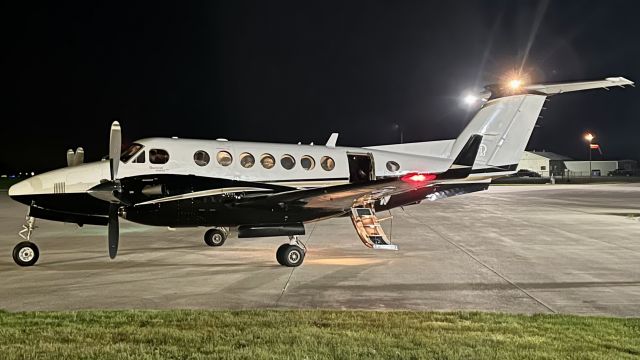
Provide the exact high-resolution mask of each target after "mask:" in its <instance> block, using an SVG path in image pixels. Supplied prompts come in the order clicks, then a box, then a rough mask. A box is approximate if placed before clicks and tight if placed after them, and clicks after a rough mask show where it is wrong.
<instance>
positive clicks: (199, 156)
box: [193, 150, 211, 166]
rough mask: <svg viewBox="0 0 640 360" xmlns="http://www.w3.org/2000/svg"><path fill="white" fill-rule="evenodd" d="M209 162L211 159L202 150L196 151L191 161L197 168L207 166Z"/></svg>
mask: <svg viewBox="0 0 640 360" xmlns="http://www.w3.org/2000/svg"><path fill="white" fill-rule="evenodd" d="M210 160H211V157H209V154H208V153H207V152H206V151H204V150H198V151H196V152H195V154H193V161H195V163H196V164H197V165H198V166H205V165H207V164H209V161H210Z"/></svg>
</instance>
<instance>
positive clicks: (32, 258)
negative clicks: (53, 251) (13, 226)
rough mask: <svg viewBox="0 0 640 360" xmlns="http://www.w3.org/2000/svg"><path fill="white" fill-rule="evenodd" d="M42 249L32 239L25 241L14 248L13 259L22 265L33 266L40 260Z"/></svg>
mask: <svg viewBox="0 0 640 360" xmlns="http://www.w3.org/2000/svg"><path fill="white" fill-rule="evenodd" d="M39 257H40V250H38V247H37V246H36V244H34V243H32V242H31V241H23V242H20V243H18V245H16V246H15V247H14V248H13V261H15V262H16V264H18V265H20V266H33V265H35V264H36V263H37V262H38V258H39Z"/></svg>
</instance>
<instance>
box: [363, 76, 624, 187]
mask: <svg viewBox="0 0 640 360" xmlns="http://www.w3.org/2000/svg"><path fill="white" fill-rule="evenodd" d="M626 85H632V86H633V82H632V81H630V80H628V79H625V78H623V77H610V78H606V79H604V80H597V81H584V82H571V83H559V84H534V85H526V86H522V87H521V88H519V89H516V90H514V89H505V88H500V87H498V86H488V87H487V90H488V91H487V92H485V93H484V95H485V96H486V97H487V101H486V103H485V104H484V105H483V106H482V108H480V110H479V111H478V113H477V114H476V115H475V116H474V117H473V119H472V120H471V122H469V124H468V125H467V127H466V128H465V129H464V130H463V131H462V133H461V134H460V136H458V138H457V139H455V140H441V141H430V142H420V143H409V144H394V145H383V146H372V147H370V148H371V149H379V150H386V151H395V152H400V153H407V154H415V155H429V156H435V157H448V158H451V157H453V156H455V155H454V154H458V153H460V152H461V150H462V149H463V148H464V147H465V146H466V144H467V142H468V139H470V137H471V136H473V135H481V136H482V143H481V144H480V146H479V149H478V153H477V156H476V158H475V162H474V164H473V170H472V173H482V174H483V175H485V174H486V175H488V176H495V175H506V174H509V173H513V172H515V170H516V168H517V166H518V162H519V161H520V158H521V157H522V153H523V151H524V148H525V146H526V145H527V143H528V142H529V138H530V137H531V132H532V131H533V128H534V127H535V124H536V121H537V119H538V116H539V115H540V111H541V110H542V106H543V105H544V103H545V100H546V98H547V96H552V95H556V94H562V93H565V92H571V91H580V90H588V89H596V88H604V89H608V88H610V87H614V86H618V87H624V86H626Z"/></svg>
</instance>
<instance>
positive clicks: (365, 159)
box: [347, 153, 376, 183]
mask: <svg viewBox="0 0 640 360" xmlns="http://www.w3.org/2000/svg"><path fill="white" fill-rule="evenodd" d="M347 156H348V157H349V182H350V183H358V182H365V181H369V180H375V179H376V174H375V167H374V163H373V155H372V154H371V153H347Z"/></svg>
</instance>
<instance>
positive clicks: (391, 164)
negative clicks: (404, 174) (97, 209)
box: [387, 161, 400, 172]
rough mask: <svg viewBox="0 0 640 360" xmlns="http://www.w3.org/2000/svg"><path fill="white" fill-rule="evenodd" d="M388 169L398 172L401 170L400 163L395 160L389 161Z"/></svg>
mask: <svg viewBox="0 0 640 360" xmlns="http://www.w3.org/2000/svg"><path fill="white" fill-rule="evenodd" d="M387 170H389V171H391V172H396V171H398V170H400V164H398V163H397V162H395V161H387Z"/></svg>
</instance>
